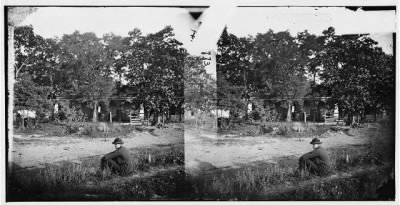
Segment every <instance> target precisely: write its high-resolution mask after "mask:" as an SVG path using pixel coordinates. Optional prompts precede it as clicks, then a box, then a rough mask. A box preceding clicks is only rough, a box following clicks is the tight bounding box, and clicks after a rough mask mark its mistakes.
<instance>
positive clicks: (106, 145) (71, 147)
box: [9, 128, 183, 168]
mask: <svg viewBox="0 0 400 205" xmlns="http://www.w3.org/2000/svg"><path fill="white" fill-rule="evenodd" d="M122 139H123V140H124V142H125V144H124V146H125V147H127V148H129V149H131V148H146V147H149V148H151V147H152V146H156V145H163V144H182V143H183V131H182V130H180V131H179V130H174V129H173V128H172V129H169V131H168V129H160V130H156V131H155V132H154V133H149V132H132V133H130V134H128V135H127V136H122ZM112 140H113V139H108V140H107V141H105V140H104V138H82V137H80V138H79V137H77V136H76V135H69V136H64V137H52V136H44V135H26V134H25V135H14V136H13V144H12V146H11V147H10V149H9V162H11V163H10V165H12V166H13V167H14V168H15V167H18V168H43V167H45V165H46V163H54V162H58V161H64V160H67V161H72V160H78V159H79V158H84V157H88V156H94V155H104V154H106V153H108V152H111V151H113V150H114V149H115V148H114V146H113V145H112V144H111V142H112Z"/></svg>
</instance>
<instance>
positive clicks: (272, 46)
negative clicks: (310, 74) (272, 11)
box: [251, 30, 310, 121]
mask: <svg viewBox="0 0 400 205" xmlns="http://www.w3.org/2000/svg"><path fill="white" fill-rule="evenodd" d="M251 55H252V56H251V57H252V61H253V62H252V63H253V64H254V72H253V76H254V78H253V79H254V84H255V86H256V87H257V88H258V91H259V93H258V94H259V96H261V97H264V98H268V99H269V100H272V101H277V102H279V101H282V102H284V103H285V105H286V108H287V117H286V120H287V121H291V120H292V117H291V110H292V106H293V105H294V103H295V102H297V103H298V104H300V105H301V104H302V103H303V100H302V98H303V97H304V96H305V95H306V94H307V93H308V92H309V91H310V90H309V89H310V84H309V81H308V79H307V78H306V76H305V68H306V62H307V58H305V56H304V54H303V52H302V50H301V49H300V46H299V44H298V41H297V39H296V38H295V37H292V36H291V35H290V33H289V32H287V31H285V32H278V33H274V32H273V31H272V30H269V31H268V32H266V33H263V34H260V33H259V34H257V35H256V37H255V39H254V43H253V49H252V51H251Z"/></svg>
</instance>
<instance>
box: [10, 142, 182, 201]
mask: <svg viewBox="0 0 400 205" xmlns="http://www.w3.org/2000/svg"><path fill="white" fill-rule="evenodd" d="M183 153H184V151H183V145H180V146H173V147H168V148H164V149H156V150H152V149H144V150H140V151H139V152H137V153H133V154H132V160H133V165H134V168H133V169H134V170H133V172H134V173H138V174H140V173H145V172H147V171H149V170H150V169H151V168H161V167H168V166H181V167H183V166H182V165H183V164H184V154H183ZM149 156H150V158H151V159H150V158H149ZM100 157H101V156H98V157H95V158H93V157H92V158H91V159H87V160H84V163H81V164H72V163H68V164H63V165H62V166H55V165H52V166H48V167H46V168H44V169H40V170H32V171H25V172H24V173H14V172H11V173H9V175H8V176H7V196H8V198H10V200H12V201H20V200H22V201H24V200H32V199H39V200H49V198H46V197H50V196H53V195H57V196H58V193H60V192H64V191H68V192H70V193H78V192H77V190H78V188H79V187H80V186H82V185H85V184H86V183H89V182H90V183H91V184H99V183H100V182H104V181H106V180H109V179H111V178H114V177H119V176H117V175H115V174H113V173H111V171H110V170H107V169H106V170H103V171H100V170H99V168H100ZM161 178H162V177H161ZM146 180H152V178H149V179H146ZM146 180H144V181H143V182H141V181H136V182H135V183H136V184H137V185H138V187H139V188H138V191H137V194H139V195H138V196H141V197H142V198H146V197H148V195H147V194H145V193H144V195H143V194H142V195H140V193H139V190H140V189H142V188H146V187H142V186H145V185H143V183H145V181H146ZM160 180H161V179H160ZM146 183H147V182H146ZM154 186H155V185H152V186H151V187H148V188H151V189H153V188H154ZM163 186H169V185H168V184H166V183H161V184H159V185H158V189H166V190H167V189H169V188H168V187H165V188H163ZM132 187H133V186H132ZM132 187H131V188H132ZM114 188H115V189H118V190H119V191H120V189H122V188H121V187H120V188H118V187H114ZM106 190H108V191H106V192H112V190H109V189H108V188H107V189H106ZM143 191H144V192H150V191H151V190H143ZM151 193H152V192H151ZM61 197H62V196H61ZM141 197H139V198H141ZM50 198H51V197H50ZM69 200H73V199H69Z"/></svg>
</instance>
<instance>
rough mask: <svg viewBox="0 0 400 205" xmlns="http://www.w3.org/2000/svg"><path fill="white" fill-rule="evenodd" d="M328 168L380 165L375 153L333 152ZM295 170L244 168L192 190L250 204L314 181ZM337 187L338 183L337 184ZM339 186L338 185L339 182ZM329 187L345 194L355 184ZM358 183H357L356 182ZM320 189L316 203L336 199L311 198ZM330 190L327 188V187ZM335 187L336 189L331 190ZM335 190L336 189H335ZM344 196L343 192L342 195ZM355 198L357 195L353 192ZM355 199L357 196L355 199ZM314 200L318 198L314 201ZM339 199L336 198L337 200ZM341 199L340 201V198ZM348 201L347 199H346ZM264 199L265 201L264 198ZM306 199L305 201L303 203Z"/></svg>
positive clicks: (274, 166) (327, 196)
mask: <svg viewBox="0 0 400 205" xmlns="http://www.w3.org/2000/svg"><path fill="white" fill-rule="evenodd" d="M330 155H331V164H332V169H331V170H332V172H337V171H349V170H351V169H354V168H356V167H369V166H372V165H373V166H376V165H381V163H380V162H381V157H380V154H378V153H375V152H356V153H354V152H346V151H337V152H332V153H331V154H330ZM296 168H297V167H290V166H280V165H278V164H271V166H267V167H264V168H255V167H250V168H245V169H239V170H237V171H235V172H234V173H233V174H224V173H222V174H220V175H218V176H214V177H213V178H212V179H208V180H203V181H197V182H195V183H197V185H196V187H198V188H197V189H198V190H200V191H199V192H200V193H201V195H205V196H207V197H209V198H210V199H220V200H232V199H239V200H249V199H250V200H251V199H255V198H254V197H257V196H256V195H255V193H266V192H268V191H269V190H273V189H274V188H275V187H276V186H282V185H283V186H285V185H287V186H288V187H290V186H293V185H296V184H299V183H301V182H304V181H307V180H309V179H312V178H315V177H314V176H312V175H310V174H309V173H300V175H298V174H295V169H296ZM338 183H339V182H338ZM340 183H341V182H340ZM340 183H339V184H335V183H334V184H333V185H332V187H330V189H332V190H333V191H334V189H338V190H340V189H343V190H342V191H344V190H347V188H346V187H344V186H345V185H346V186H351V187H355V186H357V183H354V184H344V185H343V184H340ZM360 183H361V182H360ZM324 186H325V187H326V186H327V185H323V184H321V185H318V187H315V188H314V189H313V190H308V191H310V192H311V191H312V193H313V194H314V195H315V196H320V198H319V199H336V198H334V197H332V193H322V194H321V195H318V194H315V193H317V191H318V190H325V188H324ZM329 186H331V185H329ZM335 187H336V188H335ZM338 187H339V188H338ZM344 194H346V192H344ZM357 194H359V192H357ZM302 196H304V197H305V195H301V196H298V198H299V199H303V198H302ZM357 196H359V195H357ZM279 197H282V198H275V199H277V200H296V199H297V198H296V199H294V198H290V197H293V196H292V195H290V196H288V197H287V198H285V197H284V196H282V195H280V196H279ZM317 198H318V197H317ZM339 198H340V197H339ZM342 198H343V197H342ZM344 198H349V196H344ZM350 198H351V197H350ZM264 199H265V198H264ZM307 199H308V198H305V200H307Z"/></svg>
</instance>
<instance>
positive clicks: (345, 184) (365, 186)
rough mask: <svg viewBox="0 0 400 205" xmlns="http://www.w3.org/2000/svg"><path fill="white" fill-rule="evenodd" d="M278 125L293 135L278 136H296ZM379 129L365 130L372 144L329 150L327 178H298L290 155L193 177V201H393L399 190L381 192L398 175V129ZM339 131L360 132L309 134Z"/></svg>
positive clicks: (387, 126)
mask: <svg viewBox="0 0 400 205" xmlns="http://www.w3.org/2000/svg"><path fill="white" fill-rule="evenodd" d="M273 126H276V127H278V128H279V130H285V129H286V130H287V131H288V132H286V134H285V133H282V134H276V136H279V137H297V135H296V134H294V133H289V132H293V130H291V131H290V129H289V128H291V126H292V124H286V125H285V124H284V123H278V124H276V125H273ZM285 127H287V128H285ZM377 127H379V128H364V130H363V131H362V132H360V133H364V134H365V136H364V135H363V136H364V137H365V138H366V139H368V140H369V141H370V143H367V144H353V145H347V146H343V147H340V146H339V147H335V148H332V149H329V150H328V152H329V154H330V160H331V162H330V164H331V165H332V169H331V173H330V174H329V175H328V176H324V177H318V176H310V175H308V174H307V173H302V174H301V175H296V174H295V169H296V168H297V163H298V161H297V160H298V157H299V156H285V157H280V158H276V159H274V161H275V162H276V163H262V162H260V163H258V164H256V165H248V166H242V167H241V168H233V169H232V168H231V169H218V170H213V171H210V172H206V173H201V174H200V175H197V176H190V177H188V180H189V181H191V183H193V184H194V185H193V190H194V191H193V193H194V194H192V195H191V197H192V198H193V199H197V200H393V199H394V186H392V187H389V188H387V186H386V188H385V189H387V190H386V191H385V193H389V194H387V195H386V196H385V195H382V194H378V191H377V189H378V188H379V187H382V184H383V183H384V182H387V183H388V184H391V183H389V182H394V178H393V177H392V178H388V176H390V175H391V173H392V172H393V170H394V153H395V152H394V133H393V129H392V128H393V127H392V125H391V123H389V122H382V123H381V124H380V125H379V126H377ZM252 129H253V130H255V129H258V128H257V127H255V126H250V127H246V126H244V125H241V126H238V128H237V129H233V130H229V131H227V132H221V133H224V134H226V133H232V134H236V135H238V133H239V132H242V133H243V132H246V131H247V130H252ZM337 131H342V132H344V133H345V134H346V135H347V137H348V138H352V137H354V136H355V135H354V134H355V133H357V132H359V130H355V129H354V130H353V129H350V128H340V127H336V126H324V125H321V126H319V125H317V126H314V125H310V126H309V128H308V129H306V131H305V134H306V135H312V136H319V137H324V138H325V137H327V138H329V137H335V132H337ZM327 133H328V134H327ZM360 133H358V135H360ZM247 134H249V133H247ZM239 135H240V133H239ZM269 136H270V135H269ZM276 136H275V137H276ZM368 140H367V141H368ZM382 189H383V188H382Z"/></svg>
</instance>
